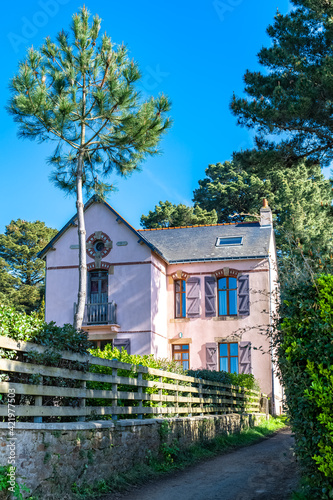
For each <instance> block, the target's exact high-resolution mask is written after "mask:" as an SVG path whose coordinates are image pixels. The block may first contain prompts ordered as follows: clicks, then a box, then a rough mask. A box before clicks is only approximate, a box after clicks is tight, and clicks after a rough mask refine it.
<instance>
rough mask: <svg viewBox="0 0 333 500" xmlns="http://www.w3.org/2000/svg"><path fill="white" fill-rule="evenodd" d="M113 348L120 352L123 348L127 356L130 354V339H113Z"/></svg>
mask: <svg viewBox="0 0 333 500" xmlns="http://www.w3.org/2000/svg"><path fill="white" fill-rule="evenodd" d="M112 344H113V347H116V348H117V349H119V351H121V348H122V347H123V348H124V349H125V351H127V353H128V354H131V341H130V339H114V340H113V342H112Z"/></svg>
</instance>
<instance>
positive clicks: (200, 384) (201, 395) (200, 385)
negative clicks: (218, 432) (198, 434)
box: [199, 378, 203, 417]
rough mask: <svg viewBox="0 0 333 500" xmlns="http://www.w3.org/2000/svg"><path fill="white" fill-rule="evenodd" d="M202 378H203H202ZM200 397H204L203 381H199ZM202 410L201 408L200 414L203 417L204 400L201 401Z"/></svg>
mask: <svg viewBox="0 0 333 500" xmlns="http://www.w3.org/2000/svg"><path fill="white" fill-rule="evenodd" d="M200 380H202V379H201V378H200ZM199 398H200V400H202V399H203V392H202V382H199ZM200 410H201V413H200V416H201V417H202V416H203V402H202V401H200Z"/></svg>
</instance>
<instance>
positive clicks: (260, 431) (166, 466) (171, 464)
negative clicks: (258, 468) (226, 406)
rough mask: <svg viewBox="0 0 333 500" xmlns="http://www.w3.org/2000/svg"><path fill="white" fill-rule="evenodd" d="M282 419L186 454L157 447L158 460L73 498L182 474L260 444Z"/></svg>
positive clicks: (76, 491) (88, 497) (174, 446)
mask: <svg viewBox="0 0 333 500" xmlns="http://www.w3.org/2000/svg"><path fill="white" fill-rule="evenodd" d="M286 425H287V424H286V417H275V418H271V419H270V420H268V421H265V422H263V423H262V424H261V425H260V426H257V427H253V428H252V429H247V430H245V431H242V432H240V433H238V434H230V435H221V436H218V437H217V438H215V439H213V440H212V441H205V442H202V443H198V444H194V445H192V446H190V447H189V448H187V449H186V450H181V451H180V450H179V448H178V447H177V443H174V444H172V445H163V444H162V445H161V457H160V459H156V458H149V457H147V463H145V464H140V465H138V466H137V467H134V468H132V469H131V470H130V471H127V472H124V473H122V474H118V475H114V476H112V477H110V478H109V479H107V480H103V481H98V482H96V483H95V484H93V485H92V484H89V485H88V484H85V485H83V486H80V487H78V486H77V485H75V484H74V485H73V486H72V492H73V496H74V498H75V499H77V500H79V499H80V500H81V499H85V500H92V499H93V498H99V497H100V496H101V495H103V494H106V493H112V492H113V493H115V492H122V491H126V490H129V489H130V488H131V487H133V486H139V485H142V484H145V483H147V482H148V481H150V480H152V479H156V478H158V477H160V476H162V475H164V474H168V473H170V472H174V471H179V470H183V469H185V468H186V467H188V466H190V465H194V464H196V463H198V462H200V461H201V460H206V459H208V458H213V457H215V456H217V455H220V454H223V453H227V452H229V451H232V450H234V449H237V448H241V447H243V446H249V445H251V444H254V443H257V442H259V441H261V440H262V439H263V438H265V437H268V436H270V435H272V434H274V433H275V432H276V431H278V430H279V429H282V428H284V427H286Z"/></svg>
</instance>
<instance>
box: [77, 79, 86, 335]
mask: <svg viewBox="0 0 333 500" xmlns="http://www.w3.org/2000/svg"><path fill="white" fill-rule="evenodd" d="M85 113H86V77H85V75H84V76H83V88H82V116H83V117H85ZM84 120H85V118H83V120H82V122H81V141H80V142H81V149H80V150H79V154H78V158H77V171H76V211H77V232H78V236H79V291H78V297H77V310H76V313H75V319H74V327H75V328H76V330H81V328H82V323H83V316H84V308H85V303H86V296H87V254H86V226H85V221H84V210H83V196H82V184H83V183H82V174H83V167H84V149H83V145H84V141H85V135H86V125H85V121H84Z"/></svg>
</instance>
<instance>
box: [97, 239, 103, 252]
mask: <svg viewBox="0 0 333 500" xmlns="http://www.w3.org/2000/svg"><path fill="white" fill-rule="evenodd" d="M94 248H95V250H96V252H102V251H103V250H104V248H105V244H104V241H101V240H97V241H96V243H95V245H94Z"/></svg>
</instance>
